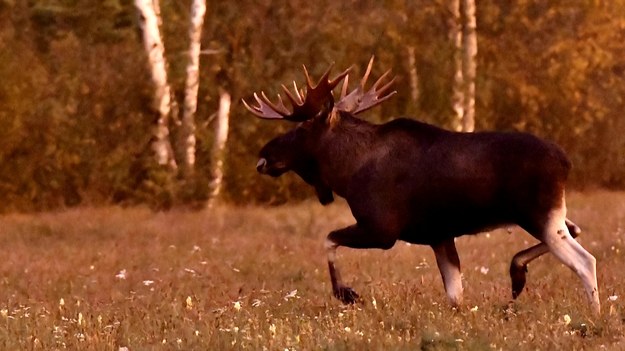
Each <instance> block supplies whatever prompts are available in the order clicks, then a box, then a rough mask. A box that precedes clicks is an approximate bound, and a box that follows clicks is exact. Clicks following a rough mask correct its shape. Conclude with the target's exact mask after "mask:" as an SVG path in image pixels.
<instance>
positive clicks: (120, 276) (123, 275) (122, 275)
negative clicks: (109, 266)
mask: <svg viewBox="0 0 625 351" xmlns="http://www.w3.org/2000/svg"><path fill="white" fill-rule="evenodd" d="M115 278H117V279H119V280H124V279H126V270H125V269H122V270H121V271H119V273H117V274H115Z"/></svg>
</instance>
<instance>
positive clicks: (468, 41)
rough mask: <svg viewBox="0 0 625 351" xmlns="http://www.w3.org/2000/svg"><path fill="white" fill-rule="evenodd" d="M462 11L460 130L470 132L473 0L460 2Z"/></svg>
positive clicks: (474, 66) (474, 29)
mask: <svg viewBox="0 0 625 351" xmlns="http://www.w3.org/2000/svg"><path fill="white" fill-rule="evenodd" d="M462 1H463V6H462V7H463V10H464V16H463V17H464V26H463V59H462V61H463V71H464V75H463V76H464V80H465V90H464V118H463V119H462V130H463V131H465V132H472V131H473V130H474V129H475V76H476V70H477V62H476V58H477V21H476V18H475V0H462Z"/></svg>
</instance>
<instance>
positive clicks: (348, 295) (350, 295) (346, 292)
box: [334, 286, 360, 304]
mask: <svg viewBox="0 0 625 351" xmlns="http://www.w3.org/2000/svg"><path fill="white" fill-rule="evenodd" d="M334 297H336V298H337V299H339V300H340V301H341V302H342V303H344V304H354V303H356V302H357V301H358V299H359V298H360V296H359V295H358V294H357V293H356V292H355V291H354V290H353V289H352V288H350V287H347V286H339V287H338V288H337V289H336V290H334Z"/></svg>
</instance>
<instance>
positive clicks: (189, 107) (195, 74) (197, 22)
mask: <svg viewBox="0 0 625 351" xmlns="http://www.w3.org/2000/svg"><path fill="white" fill-rule="evenodd" d="M205 14H206V0H193V2H192V4H191V19H190V26H189V39H190V44H189V62H188V64H187V77H186V82H185V95H184V111H183V115H182V137H183V143H182V147H183V155H184V156H183V157H184V159H183V162H184V170H185V173H186V175H187V176H189V175H191V174H193V172H194V169H195V144H196V138H195V129H196V126H195V112H196V111H197V94H198V89H199V85H200V84H199V81H200V80H199V66H200V49H201V43H200V39H201V38H202V26H203V24H204V15H205Z"/></svg>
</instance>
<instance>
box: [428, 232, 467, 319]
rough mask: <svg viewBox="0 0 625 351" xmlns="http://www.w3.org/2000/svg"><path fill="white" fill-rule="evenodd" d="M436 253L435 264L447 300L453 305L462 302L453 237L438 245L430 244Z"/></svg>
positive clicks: (459, 274) (458, 304) (458, 267)
mask: <svg viewBox="0 0 625 351" xmlns="http://www.w3.org/2000/svg"><path fill="white" fill-rule="evenodd" d="M432 249H434V255H436V264H437V265H438V270H439V271H440V272H441V277H442V278H443V285H444V286H445V292H446V293H447V297H448V298H449V301H450V302H451V304H452V305H453V306H454V307H458V306H460V305H461V304H462V276H461V273H460V261H459V260H458V252H457V251H456V245H455V244H454V241H453V239H451V240H449V241H446V242H444V243H442V244H440V245H436V246H432Z"/></svg>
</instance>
